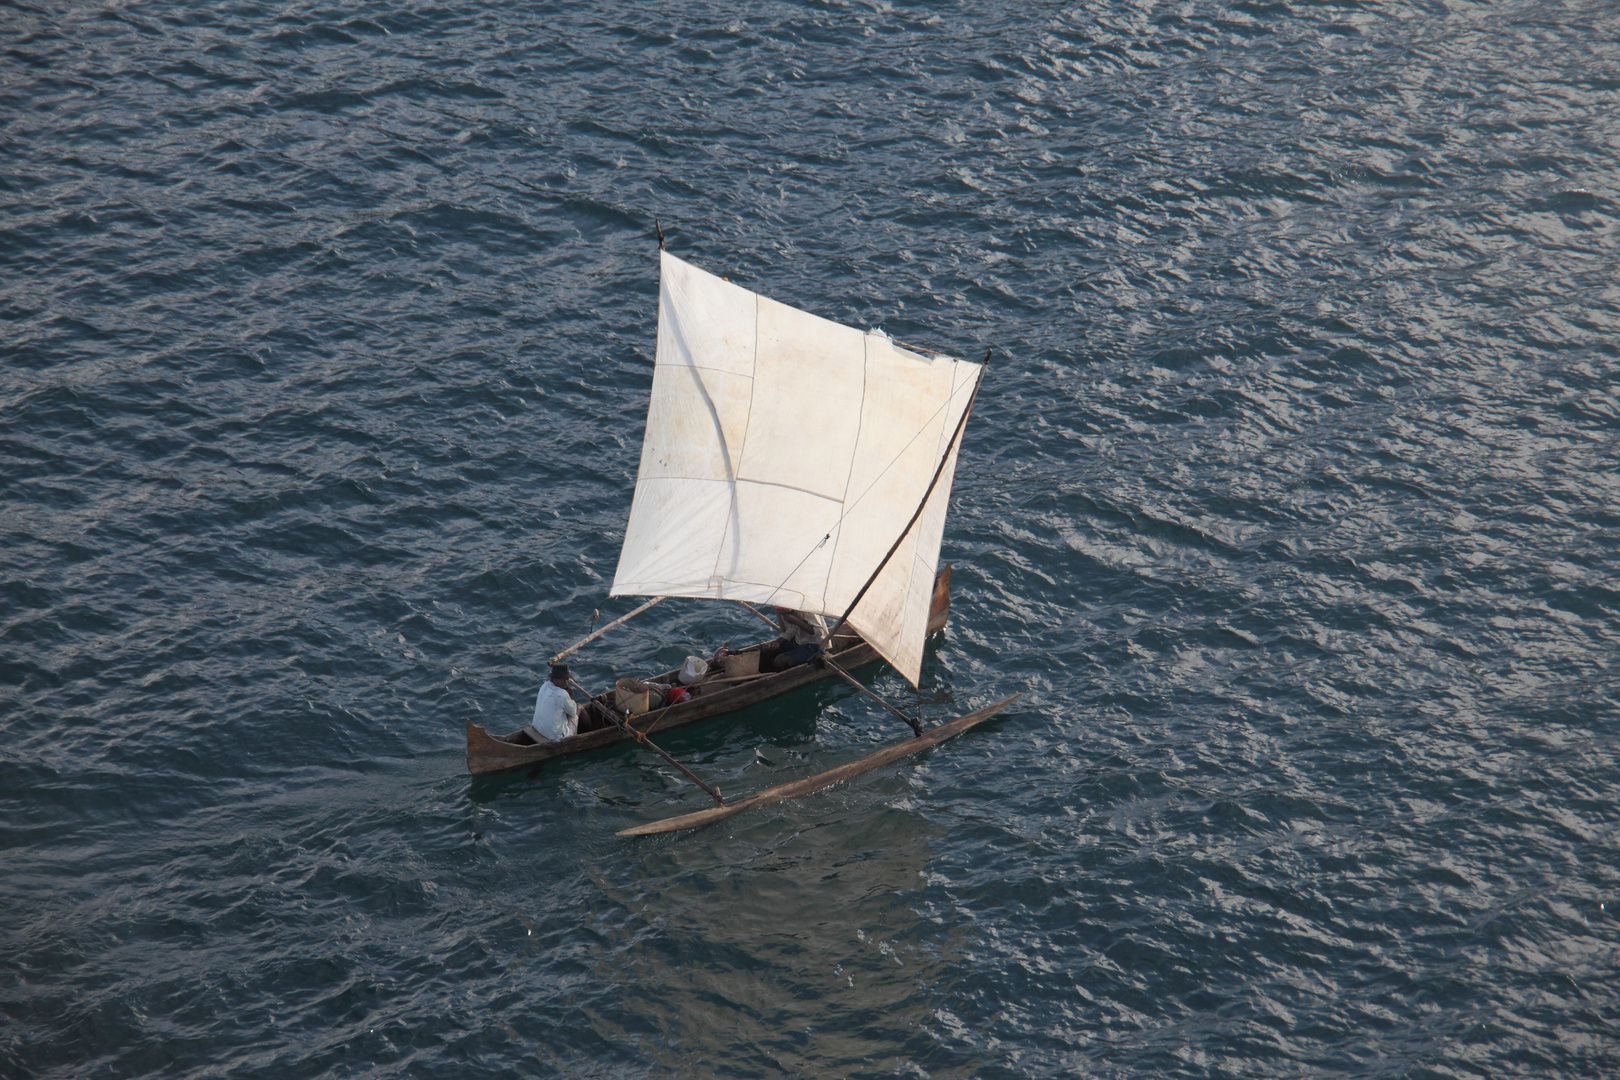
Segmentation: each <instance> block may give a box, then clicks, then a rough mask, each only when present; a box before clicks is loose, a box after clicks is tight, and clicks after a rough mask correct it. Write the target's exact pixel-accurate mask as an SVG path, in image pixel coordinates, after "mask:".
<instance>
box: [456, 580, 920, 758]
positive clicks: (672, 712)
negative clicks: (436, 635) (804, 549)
mask: <svg viewBox="0 0 1620 1080" xmlns="http://www.w3.org/2000/svg"><path fill="white" fill-rule="evenodd" d="M950 606H951V567H950V564H949V563H947V564H946V565H945V566H944V567H943V568H942V569H941V570H940V571H939V573H938V574H937V575H935V577H934V596H933V600H932V602H931V604H930V606H929V609H928V632H929V633H933V632H934V631H935V630H939V629H942V628H943V627H944V626H945V622H946V620H947V619H948V618H949V617H950ZM834 644H835V645H836V646H842V648H839V649H837V651H835V652H834V653H833V654H832V658H833V659H834V660H836V661H837V662H838V663H839V665H841V666H842V667H844V668H845V669H854V668H857V667H863V666H865V665H866V664H870V663H872V662H873V661H875V660H879V659H881V657H879V656H878V653H877V650H876V649H874V648H872V646H870V645H868V644H867V643H866V642H864V641H862V640H861V639H860V638H859V637H858V636H857V635H854V634H849V635H845V634H839V635H838V640H837V641H836V642H835V643H834ZM670 674H671V675H673V672H671V673H670ZM833 674H834V672H832V671H831V670H829V669H826V668H818V667H816V666H814V665H812V664H800V665H799V666H798V667H792V668H788V669H787V670H786V671H782V672H778V673H776V674H774V675H766V676H764V677H762V678H759V679H755V680H753V681H752V682H745V683H739V684H736V685H734V686H729V687H726V688H725V689H716V690H714V691H713V692H711V693H707V694H699V695H697V696H696V697H693V698H691V699H689V700H687V701H683V702H681V703H680V704H679V705H670V706H668V707H666V708H662V709H655V710H653V711H652V712H649V713H643V714H642V715H641V716H638V717H636V718H635V719H633V720H631V721H630V724H631V726H632V727H635V728H636V729H637V730H639V731H641V732H643V733H645V734H647V735H651V734H653V733H654V732H657V731H664V730H667V729H669V728H673V727H681V726H682V725H685V724H690V723H694V722H696V721H698V720H707V719H708V718H709V717H711V716H718V715H720V714H721V713H728V712H734V711H736V710H737V709H744V708H747V707H748V706H750V705H754V704H757V703H759V702H761V701H765V700H767V699H769V698H773V697H775V696H776V695H778V694H785V693H787V692H788V691H789V690H796V689H798V688H799V687H801V686H806V685H808V684H810V683H813V682H815V681H816V680H818V679H828V678H832V677H833ZM629 737H630V736H628V735H626V734H625V733H624V732H623V731H620V730H619V729H618V728H617V727H608V728H601V729H599V730H597V731H587V732H585V733H584V734H581V735H575V736H574V737H572V738H569V739H562V740H560V741H558V742H554V743H542V744H540V745H537V746H517V745H514V744H512V743H509V742H503V741H502V740H500V739H497V738H495V737H494V736H493V735H491V734H490V733H489V732H488V731H486V730H485V729H484V728H483V727H482V726H481V725H478V724H475V723H473V722H472V721H471V720H469V721H467V771H468V772H470V773H472V774H473V775H474V776H482V775H485V774H487V773H493V772H500V771H502V770H504V769H521V768H523V767H524V766H525V765H539V764H541V763H543V762H546V761H550V760H551V759H552V758H558V757H563V756H565V755H567V754H579V753H583V752H584V751H586V750H595V749H598V748H600V747H603V746H612V745H613V744H614V743H616V742H620V741H622V740H624V739H627V738H629Z"/></svg>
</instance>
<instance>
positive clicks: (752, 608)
mask: <svg viewBox="0 0 1620 1080" xmlns="http://www.w3.org/2000/svg"><path fill="white" fill-rule="evenodd" d="M732 602H733V603H736V604H741V605H742V606H743V607H745V608H747V609H748V610H749V611H752V612H753V613H754V614H755V615H756V616H758V617H759V619H760V621H761V622H764V623H765V624H767V625H768V626H769V627H770V628H771V629H772V630H775V631H776V632H777V633H779V634H780V633H781V632H782V628H781V627H780V626H778V625H777V622H776V620H775V619H773V618H771V617H770V616H769V615H767V614H765V613H764V612H763V611H761V610H759V608H757V607H755V606H754V605H753V604H750V603H749V602H748V601H746V600H734V601H732Z"/></svg>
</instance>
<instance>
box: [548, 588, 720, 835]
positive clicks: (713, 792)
mask: <svg viewBox="0 0 1620 1080" xmlns="http://www.w3.org/2000/svg"><path fill="white" fill-rule="evenodd" d="M632 614H633V613H632ZM628 617H629V616H626V618H628ZM568 685H569V686H572V687H573V688H574V689H575V690H578V691H579V692H580V693H582V694H584V695H585V697H586V698H587V699H588V700H595V699H593V698H591V695H590V692H589V691H588V690H586V689H585V688H584V687H583V686H581V685H579V683H577V682H575V681H574V680H573V679H569V680H568ZM608 715H610V716H612V717H613V722H614V723H615V724H618V725H619V730H621V731H623V732H624V733H625V734H626V735H629V736H630V737H631V738H633V739H635V740H636V741H637V742H638V743H640V744H641V745H642V746H645V747H648V748H649V749H652V750H655V751H657V753H658V756H659V757H661V758H663V759H664V760H665V761H667V762H669V763H670V764H671V765H673V766H675V767H676V768H677V769H679V770H681V772H682V773H684V774H685V775H686V778H687V779H688V780H690V781H692V783H694V784H696V785H697V786H698V787H700V788H702V789H703V790H704V791H706V792H708V794H709V798H711V799H713V800H714V805H715V806H725V805H726V800H724V799H722V798H721V797H720V789H719V788H718V787H710V786H709V785H708V784H705V783H704V782H703V781H702V780H699V779H698V776H697V773H695V772H693V771H692V770H691V769H688V768H687V767H686V766H685V765H682V764H681V763H680V762H678V761H676V760H675V759H674V758H672V757H670V756H669V754H668V753H667V752H666V751H665V750H664V748H663V747H661V746H659V745H658V744H657V743H655V742H653V741H652V740H651V739H649V738H647V733H646V732H644V731H642V730H640V729H639V728H637V727H636V726H635V725H634V724H628V723H626V722H625V721H624V719H623V717H621V716H620V715H619V714H618V713H616V712H614V711H613V710H612V709H611V708H610V709H608Z"/></svg>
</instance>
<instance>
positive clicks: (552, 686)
mask: <svg viewBox="0 0 1620 1080" xmlns="http://www.w3.org/2000/svg"><path fill="white" fill-rule="evenodd" d="M578 730H579V705H578V704H577V703H576V702H575V701H574V696H573V695H572V694H570V693H569V692H568V665H567V664H552V665H551V678H550V679H548V680H547V681H545V682H543V683H541V684H540V693H539V695H538V696H537V697H536V698H535V699H534V723H532V724H530V725H529V726H528V727H526V728H524V729H523V730H522V731H521V732H519V734H521V735H527V736H528V737H529V738H530V739H532V740H534V741H535V742H537V743H539V742H557V741H558V740H560V739H566V738H568V737H569V736H570V735H572V734H574V733H575V732H577V731H578Z"/></svg>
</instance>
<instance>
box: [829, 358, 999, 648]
mask: <svg viewBox="0 0 1620 1080" xmlns="http://www.w3.org/2000/svg"><path fill="white" fill-rule="evenodd" d="M984 362H985V365H986V366H988V365H989V363H990V350H989V349H986V350H985V352H984ZM984 372H985V369H984V368H983V367H981V368H980V369H979V377H978V378H977V379H974V380H973V396H971V397H969V398H968V403H967V408H965V409H963V410H962V419H960V420H958V421H957V422H956V431H955V432H954V433H953V434H952V435H951V441H950V445H948V446H946V447H945V456H944V457H942V458H940V459H939V468H937V469H935V470H934V478H933V479H932V480H930V481H928V490H927V491H925V492H923V497H922V502H920V503H918V504H917V512H916V513H914V514H912V515H911V520H910V521H908V522H906V527H905V528H904V529H901V530H900V535H899V536H897V537H895V538H894V545H893V546H892V547H890V548H889V553H888V554H887V555H885V556H883V561H882V562H880V563H878V564H877V569H876V570H873V571H872V576H871V577H869V578H867V579H866V584H865V585H862V586H861V591H860V592H858V593H856V594H855V599H853V600H851V601H850V602H849V607H847V608H845V609H844V613H843V614H842V615H840V616H839V617H838V625H836V626H834V627H833V628H832V633H831V634H828V635H827V636H828V637H829V638H831V637H833V636H834V635H836V634H837V633H838V631H840V630H842V629H843V628H844V624H845V623H847V622H849V616H850V614H851V613H852V612H854V610H855V605H857V604H859V603H860V602H861V598H862V597H863V596H865V595H866V590H867V589H870V588H871V587H872V582H874V581H876V580H877V579H878V575H879V574H881V573H883V568H884V567H885V566H888V565H889V560H890V559H892V558H894V553H895V552H897V551H899V550H900V544H901V543H902V542H903V541H904V540H905V538H906V534H907V533H909V532H911V527H912V526H913V525H915V524H917V519H918V518H920V517H922V512H923V508H924V507H926V506H927V505H928V497H929V496H930V495H932V494H933V493H934V487H935V486H936V485H937V484H938V483H939V478H940V476H941V475H942V474H943V473H944V472H945V463H946V462H948V461H950V460H951V451H953V450H955V449H956V442H957V440H958V439H960V438H961V437H962V430H963V429H964V428H966V427H967V422H968V416H969V415H970V414H971V413H972V412H973V403H974V402H975V401H977V400H978V398H979V386H980V384H982V383H983V382H984Z"/></svg>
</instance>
